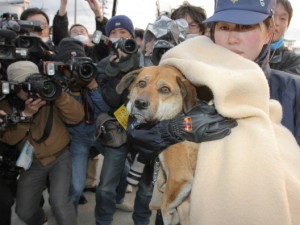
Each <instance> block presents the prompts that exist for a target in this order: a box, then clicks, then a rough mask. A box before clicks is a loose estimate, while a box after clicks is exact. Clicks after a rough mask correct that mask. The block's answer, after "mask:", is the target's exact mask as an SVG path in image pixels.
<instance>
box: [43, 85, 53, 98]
mask: <svg viewBox="0 0 300 225" xmlns="http://www.w3.org/2000/svg"><path fill="white" fill-rule="evenodd" d="M55 89H56V88H55V86H54V83H53V82H50V81H47V82H45V84H44V87H43V95H45V96H52V95H53V94H54V93H55Z"/></svg>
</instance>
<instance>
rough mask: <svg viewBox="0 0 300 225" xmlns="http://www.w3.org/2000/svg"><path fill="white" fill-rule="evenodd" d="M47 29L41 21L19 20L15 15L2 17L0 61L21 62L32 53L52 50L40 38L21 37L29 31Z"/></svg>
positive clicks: (0, 19) (7, 14) (0, 17)
mask: <svg viewBox="0 0 300 225" xmlns="http://www.w3.org/2000/svg"><path fill="white" fill-rule="evenodd" d="M44 28H45V27H44V26H43V25H42V24H41V22H40V21H35V20H34V21H27V20H18V16H17V14H15V13H4V14H2V15H1V16H0V60H1V59H4V60H20V59H28V58H30V53H38V52H40V51H41V50H42V49H45V50H50V49H49V47H48V46H47V45H46V44H45V43H43V41H42V40H40V38H39V37H34V36H27V35H20V34H22V33H25V32H29V31H41V30H43V29H44Z"/></svg>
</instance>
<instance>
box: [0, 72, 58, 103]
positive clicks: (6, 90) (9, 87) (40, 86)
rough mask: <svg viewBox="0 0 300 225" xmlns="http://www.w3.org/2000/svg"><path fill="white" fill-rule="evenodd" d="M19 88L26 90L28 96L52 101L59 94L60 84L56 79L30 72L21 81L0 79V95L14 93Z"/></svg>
mask: <svg viewBox="0 0 300 225" xmlns="http://www.w3.org/2000/svg"><path fill="white" fill-rule="evenodd" d="M20 90H24V91H26V92H28V94H29V97H30V98H33V99H36V98H42V99H44V100H46V101H53V100H55V99H57V98H58V97H59V96H60V95H61V93H62V86H61V85H60V83H59V81H58V80H56V79H52V78H51V77H47V76H44V75H41V74H32V75H30V76H29V77H27V79H26V81H25V82H22V83H17V82H9V81H0V95H8V94H16V93H18V92H19V91H20Z"/></svg>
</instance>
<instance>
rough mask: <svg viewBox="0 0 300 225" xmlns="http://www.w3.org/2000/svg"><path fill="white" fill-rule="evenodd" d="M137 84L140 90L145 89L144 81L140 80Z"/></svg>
mask: <svg viewBox="0 0 300 225" xmlns="http://www.w3.org/2000/svg"><path fill="white" fill-rule="evenodd" d="M138 84H139V87H140V88H144V87H146V81H143V80H140V81H139V83H138Z"/></svg>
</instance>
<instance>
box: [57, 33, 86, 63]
mask: <svg viewBox="0 0 300 225" xmlns="http://www.w3.org/2000/svg"><path fill="white" fill-rule="evenodd" d="M57 52H58V53H57V55H56V56H55V58H54V59H55V61H58V62H64V63H65V62H67V61H69V60H70V59H71V57H72V53H73V52H74V53H76V54H75V56H76V57H86V54H85V51H84V46H83V44H82V43H81V42H80V41H78V40H76V39H74V38H64V39H63V40H61V42H60V43H59V45H58V49H57Z"/></svg>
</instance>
